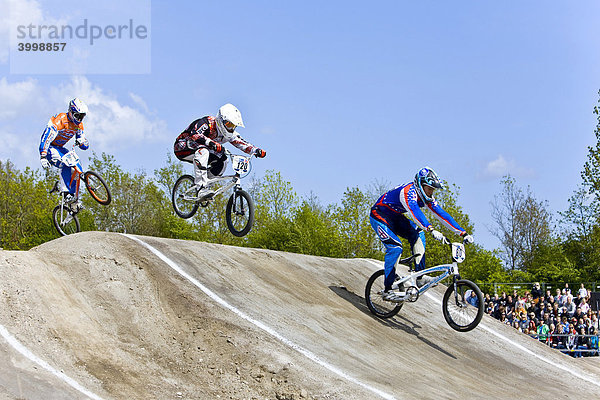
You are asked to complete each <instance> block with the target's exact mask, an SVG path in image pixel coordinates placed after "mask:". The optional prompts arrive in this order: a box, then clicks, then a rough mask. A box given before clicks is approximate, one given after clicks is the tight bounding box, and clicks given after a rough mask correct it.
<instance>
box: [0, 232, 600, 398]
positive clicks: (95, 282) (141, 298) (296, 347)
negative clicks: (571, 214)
mask: <svg viewBox="0 0 600 400" xmlns="http://www.w3.org/2000/svg"><path fill="white" fill-rule="evenodd" d="M139 239H141V240H142V241H144V242H145V243H147V244H149V245H151V246H153V247H154V248H156V249H157V250H158V251H160V252H162V253H163V254H164V255H165V256H166V257H168V258H169V259H170V260H171V261H172V262H174V263H175V264H176V265H177V266H178V267H180V268H181V269H182V270H183V272H184V273H185V274H187V275H188V277H190V278H192V279H193V280H195V282H196V283H198V284H200V285H202V288H204V289H205V290H208V291H210V292H209V293H210V296H209V295H207V294H206V293H205V292H204V291H203V290H201V288H199V287H198V286H196V285H195V284H194V283H192V282H190V280H188V279H186V278H184V277H183V276H182V275H181V274H180V273H178V272H176V271H175V270H173V269H172V268H171V267H170V266H169V265H168V264H167V263H165V261H164V260H162V259H160V258H158V257H157V256H156V255H155V254H153V253H152V252H151V251H150V250H149V249H148V248H146V247H145V246H143V245H142V244H140V243H139V242H137V241H135V240H133V239H132V238H129V237H126V236H124V235H120V234H114V233H101V232H86V233H80V234H76V235H73V236H71V237H64V238H60V239H57V240H54V241H52V242H49V243H46V244H44V245H42V246H39V247H37V248H35V249H32V250H30V251H27V252H13V251H0V274H1V276H2V279H1V280H0V301H1V303H0V324H1V325H2V327H4V328H5V329H6V331H7V332H8V334H10V335H11V336H12V337H13V338H14V339H15V340H16V341H17V342H18V343H20V344H21V345H23V346H24V347H25V348H27V349H28V350H29V351H30V352H31V353H32V354H33V355H35V356H36V357H38V358H39V359H41V360H43V362H45V363H47V364H48V365H49V366H51V367H52V368H53V369H54V370H55V371H56V373H52V372H49V371H48V370H47V369H45V368H43V367H42V366H40V365H38V364H36V362H34V361H32V360H31V359H29V358H27V357H25V356H24V355H22V354H21V353H19V352H17V350H15V349H14V347H13V346H11V345H10V344H9V343H8V342H7V341H6V340H5V339H2V338H1V337H0V400H4V399H32V400H37V399H40V400H42V399H43V400H50V399H82V398H86V397H89V396H86V395H85V394H84V392H82V391H81V388H83V390H85V391H87V392H88V393H91V394H92V395H95V396H97V398H102V399H144V400H146V399H257V400H258V399H277V400H292V399H293V400H300V399H377V398H386V397H387V398H396V399H403V398H418V399H455V398H460V397H467V396H468V397H469V398H520V399H534V398H536V399H537V398H541V397H542V398H560V399H566V398H578V399H579V398H582V396H585V398H597V397H599V396H600V386H599V385H600V383H597V384H594V383H593V382H598V381H600V378H599V377H598V371H600V368H599V363H600V361H599V360H598V358H595V359H585V360H576V359H573V358H571V357H568V356H564V355H562V354H560V353H559V352H557V351H554V350H551V349H548V348H547V347H545V346H544V345H541V344H540V343H538V342H536V341H535V340H532V339H529V338H528V337H526V336H525V335H523V334H520V333H518V332H516V331H514V330H512V329H511V328H507V327H505V326H503V325H501V324H499V323H497V321H494V320H492V319H491V318H487V317H485V316H484V320H483V322H482V324H481V326H480V327H478V328H477V329H475V330H474V331H472V332H469V333H458V332H455V331H453V330H452V329H450V327H448V325H447V324H446V323H445V321H444V318H443V316H442V313H441V306H440V301H441V297H442V295H443V293H444V290H445V288H444V287H442V286H441V285H440V286H438V287H437V288H434V289H433V290H431V291H430V292H429V293H431V296H423V297H422V298H421V299H419V301H418V302H416V303H413V304H407V305H405V306H404V308H403V309H402V311H401V312H400V314H399V315H398V316H396V317H395V318H393V319H390V320H387V321H383V320H379V319H376V318H374V317H373V316H371V314H370V313H369V312H368V310H367V308H366V306H365V304H364V299H363V296H364V294H363V292H364V285H365V283H366V280H367V279H368V277H369V276H370V275H371V273H372V272H374V271H375V270H376V269H377V268H378V267H377V266H376V265H374V264H373V263H372V262H371V261H369V260H362V259H350V260H348V259H345V260H342V259H331V258H325V257H313V256H304V255H298V254H291V253H284V252H276V251H269V250H261V249H248V248H237V247H231V246H223V245H216V244H208V243H200V242H193V241H183V240H167V239H159V238H150V237H139ZM211 296H212V297H211ZM215 299H218V300H219V301H221V302H222V303H223V304H226V305H227V306H228V307H229V308H226V307H224V305H223V304H220V303H218V302H217V301H216V300H215ZM232 309H233V310H234V311H232ZM494 332H498V333H500V334H501V335H502V337H499V336H498V335H495V334H494ZM515 344H516V345H518V346H523V347H525V348H526V349H528V350H530V351H532V352H534V353H535V354H538V355H540V356H541V357H542V358H543V359H541V358H539V357H535V356H533V355H532V354H529V353H528V352H526V351H523V350H522V349H519V348H518V347H516V346H515ZM57 374H58V375H60V376H57ZM64 376H67V377H69V378H70V379H72V381H73V382H75V383H76V385H80V387H79V389H78V388H75V387H73V385H70V384H68V383H67V382H65V380H64V379H63V378H61V377H64ZM577 376H580V377H577ZM581 377H583V378H584V379H582V378H581ZM590 381H593V382H590ZM550 396H551V397H550Z"/></svg>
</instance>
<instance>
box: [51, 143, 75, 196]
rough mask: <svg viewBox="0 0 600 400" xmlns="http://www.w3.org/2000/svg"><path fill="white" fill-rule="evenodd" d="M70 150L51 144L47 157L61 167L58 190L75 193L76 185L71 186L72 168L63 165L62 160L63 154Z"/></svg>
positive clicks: (54, 164)
mask: <svg viewBox="0 0 600 400" xmlns="http://www.w3.org/2000/svg"><path fill="white" fill-rule="evenodd" d="M68 152H69V151H68V150H67V149H65V148H64V147H54V146H50V148H49V149H48V155H47V156H46V158H47V159H48V161H49V162H50V164H51V165H53V166H55V167H56V168H58V169H59V178H58V191H59V192H60V193H63V192H67V193H70V194H74V193H75V187H73V188H71V183H72V182H71V175H72V174H71V168H70V167H65V166H63V164H62V162H61V159H62V156H64V155H65V154H67V153H68Z"/></svg>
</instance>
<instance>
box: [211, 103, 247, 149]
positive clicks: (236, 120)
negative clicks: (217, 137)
mask: <svg viewBox="0 0 600 400" xmlns="http://www.w3.org/2000/svg"><path fill="white" fill-rule="evenodd" d="M216 120H217V131H218V132H219V133H220V134H221V135H222V136H223V137H224V138H225V139H227V140H230V139H231V138H232V137H233V132H234V131H235V128H236V127H238V126H241V127H242V128H243V127H244V121H242V113H241V112H240V110H238V109H237V108H236V107H235V106H234V105H233V104H229V103H227V104H225V105H224V106H223V107H221V108H219V112H218V113H217V118H216Z"/></svg>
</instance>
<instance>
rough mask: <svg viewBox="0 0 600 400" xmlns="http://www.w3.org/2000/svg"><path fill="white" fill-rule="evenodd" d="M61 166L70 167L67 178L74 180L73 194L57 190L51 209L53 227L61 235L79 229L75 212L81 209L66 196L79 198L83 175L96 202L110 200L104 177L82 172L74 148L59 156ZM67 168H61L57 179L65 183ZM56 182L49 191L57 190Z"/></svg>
mask: <svg viewBox="0 0 600 400" xmlns="http://www.w3.org/2000/svg"><path fill="white" fill-rule="evenodd" d="M60 162H61V164H62V165H63V166H66V167H69V168H70V176H69V177H68V179H69V180H70V181H71V182H72V181H74V182H75V194H74V195H71V194H70V193H68V192H59V193H58V194H59V200H58V205H57V206H56V207H54V210H52V221H53V222H54V227H55V228H56V230H57V231H58V233H60V234H61V236H65V235H70V234H72V233H77V232H80V231H81V226H80V224H79V219H78V218H77V214H78V213H79V211H81V209H80V207H79V205H78V204H77V202H76V201H69V200H68V197H69V196H71V197H72V198H73V199H77V198H79V185H80V182H81V178H82V176H83V182H84V183H85V187H86V188H87V190H88V192H89V194H90V196H92V198H93V199H94V200H96V201H97V202H98V203H100V204H102V205H105V206H106V205H109V204H110V202H111V201H112V195H111V193H110V189H109V188H108V185H107V184H106V182H105V181H104V179H103V178H102V177H101V176H100V175H99V174H97V173H96V172H93V171H86V172H83V166H82V164H81V160H80V159H79V156H78V155H77V153H75V150H74V149H73V150H71V151H69V152H68V153H66V154H65V155H63V156H62V157H61V160H60ZM68 171H69V169H66V168H63V174H61V176H59V178H58V179H63V180H64V181H65V183H67V182H68V181H67V177H66V176H64V175H65V174H69V172H68ZM58 191H59V190H58V182H57V183H56V184H55V185H54V188H53V189H52V190H51V191H50V193H53V192H58Z"/></svg>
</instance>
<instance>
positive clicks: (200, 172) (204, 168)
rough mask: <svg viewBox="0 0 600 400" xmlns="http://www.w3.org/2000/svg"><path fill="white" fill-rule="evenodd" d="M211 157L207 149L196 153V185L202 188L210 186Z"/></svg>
mask: <svg viewBox="0 0 600 400" xmlns="http://www.w3.org/2000/svg"><path fill="white" fill-rule="evenodd" d="M209 155H210V152H209V151H208V149H207V148H206V147H201V148H199V149H198V150H196V152H195V153H194V183H195V184H196V185H198V186H199V187H201V188H202V187H205V186H206V185H207V184H208V157H209Z"/></svg>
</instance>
